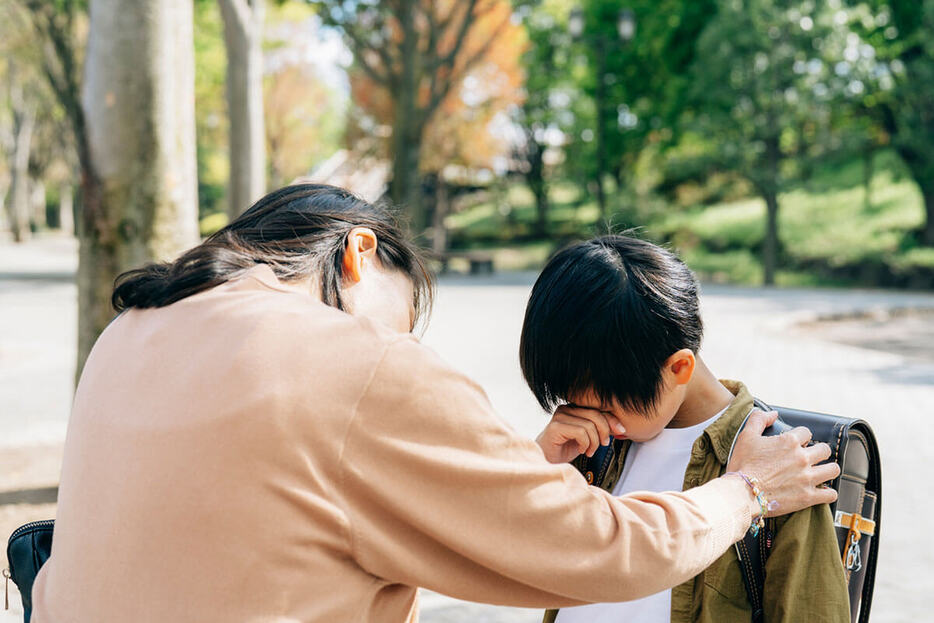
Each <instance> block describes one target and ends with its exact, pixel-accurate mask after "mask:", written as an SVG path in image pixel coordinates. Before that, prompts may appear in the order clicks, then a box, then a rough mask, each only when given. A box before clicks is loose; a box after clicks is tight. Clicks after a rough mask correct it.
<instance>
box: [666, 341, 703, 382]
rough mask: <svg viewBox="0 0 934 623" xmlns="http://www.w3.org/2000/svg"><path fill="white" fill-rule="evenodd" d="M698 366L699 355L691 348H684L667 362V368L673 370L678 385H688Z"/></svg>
mask: <svg viewBox="0 0 934 623" xmlns="http://www.w3.org/2000/svg"><path fill="white" fill-rule="evenodd" d="M696 367H697V357H695V356H694V351H692V350H691V349H690V348H682V349H681V350H679V351H677V352H676V353H675V354H673V355H672V356H671V357H669V358H668V360H667V361H666V362H665V368H667V369H668V370H669V371H670V372H671V375H672V377H673V378H674V380H675V384H677V385H687V384H688V383H689V382H690V381H691V377H693V376H694V370H695V368H696Z"/></svg>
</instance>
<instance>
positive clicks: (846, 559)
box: [833, 511, 876, 572]
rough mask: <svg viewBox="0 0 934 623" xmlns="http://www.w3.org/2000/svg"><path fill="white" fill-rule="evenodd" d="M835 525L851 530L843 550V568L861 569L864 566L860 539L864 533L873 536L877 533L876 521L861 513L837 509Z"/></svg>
mask: <svg viewBox="0 0 934 623" xmlns="http://www.w3.org/2000/svg"><path fill="white" fill-rule="evenodd" d="M833 525H834V526H837V527H838V528H847V529H848V530H849V532H848V533H847V535H846V548H845V549H844V550H843V568H844V569H846V570H847V571H848V572H853V571H859V570H860V569H861V568H862V566H863V562H862V559H861V556H860V554H861V552H860V548H859V540H860V539H861V538H862V536H863V535H864V534H865V535H867V536H872V535H873V534H875V533H876V522H874V521H873V520H871V519H866V518H865V517H863V516H862V515H860V514H859V513H852V514H851V513H844V512H843V511H837V516H836V517H834V521H833Z"/></svg>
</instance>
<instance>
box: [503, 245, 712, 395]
mask: <svg viewBox="0 0 934 623" xmlns="http://www.w3.org/2000/svg"><path fill="white" fill-rule="evenodd" d="M702 337H703V323H702V322H701V317H700V310H699V305H698V284H697V279H696V278H695V277H694V274H693V273H692V272H691V270H690V269H689V268H688V267H687V266H685V264H684V263H683V262H682V261H681V260H680V259H678V258H677V257H676V256H675V255H674V254H672V253H671V252H669V251H667V250H665V249H663V248H661V247H659V246H657V245H654V244H652V243H649V242H645V241H643V240H638V239H636V238H632V237H629V236H620V235H611V236H603V237H600V238H596V239H594V240H589V241H587V242H581V243H578V244H575V245H572V246H570V247H568V248H566V249H564V250H562V251H560V252H559V253H557V254H556V255H555V256H554V257H553V258H551V260H549V262H548V264H547V265H546V266H545V269H544V270H543V271H542V274H541V275H540V276H539V278H538V281H536V282H535V286H534V287H533V288H532V294H531V297H530V298H529V304H528V307H527V308H526V311H525V323H524V324H523V326H522V338H521V343H520V346H519V361H520V363H521V365H522V373H523V375H524V376H525V380H526V382H527V383H528V384H529V387H530V388H531V390H532V393H534V394H535V397H536V399H538V402H539V404H541V405H542V408H544V409H545V410H547V411H551V410H553V409H554V408H555V407H556V406H558V404H560V403H561V402H563V401H567V400H569V396H574V395H576V394H579V393H581V392H585V391H587V390H592V391H593V392H594V393H595V394H596V397H597V398H598V399H600V400H601V401H603V402H604V403H605V404H610V403H612V401H613V400H614V399H615V400H616V401H617V402H618V403H619V404H620V405H621V406H623V407H624V408H627V409H631V410H633V411H636V412H639V413H643V414H646V413H647V412H648V411H649V410H650V409H651V408H652V407H654V406H655V404H656V402H657V400H658V395H659V390H660V389H661V388H660V385H661V380H662V366H663V364H664V363H665V361H666V360H667V359H668V358H669V357H670V356H671V355H672V354H674V353H675V352H676V351H678V350H680V349H682V348H689V349H691V350H692V351H694V352H695V353H696V352H697V350H698V349H699V348H700V345H701V339H702Z"/></svg>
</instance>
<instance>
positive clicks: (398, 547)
mask: <svg viewBox="0 0 934 623" xmlns="http://www.w3.org/2000/svg"><path fill="white" fill-rule="evenodd" d="M430 292H431V282H430V278H429V276H428V272H427V271H426V269H425V267H424V264H423V263H422V261H421V260H420V259H419V257H418V254H417V252H416V250H415V249H414V247H413V246H412V245H411V244H410V243H409V242H408V241H406V240H405V239H404V238H403V236H402V235H401V233H400V232H399V229H398V228H397V227H396V226H395V225H394V224H393V222H392V220H391V219H390V217H389V216H388V215H387V214H386V213H385V212H384V211H382V210H380V209H378V208H376V207H374V206H372V205H370V204H368V203H366V202H364V201H362V200H360V199H358V198H356V197H354V196H353V195H351V194H350V193H348V192H346V191H343V190H340V189H337V188H333V187H329V186H318V185H300V186H291V187H287V188H283V189H281V190H279V191H276V192H274V193H271V194H270V195H268V196H266V197H264V198H263V199H261V200H260V201H259V202H258V203H257V204H256V205H254V206H253V207H252V208H250V209H249V210H248V211H247V212H246V213H244V214H243V215H242V216H241V217H239V218H238V219H236V220H235V221H234V222H232V223H231V224H230V225H229V226H228V227H226V228H224V229H223V230H221V231H220V232H218V233H217V234H215V235H214V236H212V237H211V238H209V239H208V240H207V241H205V242H204V243H203V244H201V245H199V246H198V247H195V248H194V249H192V250H191V251H189V252H187V253H186V254H184V255H183V256H182V257H180V258H179V259H178V260H177V261H175V262H173V263H170V264H159V265H151V266H147V267H145V268H142V269H139V270H136V271H131V272H130V273H127V274H125V275H123V276H121V277H120V278H119V279H118V282H117V287H116V289H115V291H114V295H113V301H114V306H115V307H116V309H118V310H121V311H122V313H121V315H120V316H119V317H118V318H117V319H116V320H115V321H114V322H113V323H112V324H111V325H110V327H108V328H107V330H106V331H105V332H104V333H103V334H102V335H101V337H100V339H99V340H98V342H97V344H96V345H95V347H94V349H93V351H92V352H91V355H90V357H89V358H88V361H87V364H86V366H85V368H84V372H83V374H82V377H81V380H80V383H79V385H78V389H77V393H76V396H75V404H74V410H73V413H72V418H71V421H70V423H69V432H68V439H67V442H66V448H65V459H64V465H63V471H62V479H61V486H60V491H59V507H58V517H57V524H56V534H55V541H54V546H53V551H52V555H51V558H50V559H49V561H48V563H47V564H46V565H45V566H44V567H43V569H42V571H41V572H40V575H39V577H38V578H37V580H36V584H35V587H34V590H33V600H34V611H33V620H34V621H35V622H36V623H49V622H56V623H58V622H66V621H81V622H87V621H94V622H96V623H107V622H111V621H114V622H116V621H121V622H124V621H173V622H179V621H328V622H330V621H405V620H410V621H411V620H415V619H416V618H417V607H416V590H415V587H416V586H425V587H427V588H431V589H434V590H437V591H440V592H444V593H447V594H449V595H453V596H455V597H460V598H463V599H471V600H476V601H486V602H491V603H500V604H511V605H517V606H530V607H545V606H547V607H556V606H568V605H575V604H580V603H582V602H591V601H620V600H626V599H632V598H636V597H640V596H644V595H648V594H650V593H654V592H657V591H658V590H660V589H662V588H665V587H670V586H673V585H675V584H677V583H679V582H682V581H683V580H685V579H686V578H688V577H690V576H693V575H695V574H696V573H697V572H699V571H700V570H702V569H703V568H705V567H706V566H707V565H708V564H709V563H710V562H711V561H713V560H714V559H716V558H717V557H718V556H720V555H721V554H722V553H723V552H724V551H725V550H726V548H727V547H728V546H730V545H731V544H732V543H733V542H735V541H736V540H738V539H739V538H740V537H741V536H742V534H743V533H744V532H745V530H746V529H747V528H748V527H749V525H750V521H751V519H752V517H753V516H754V514H755V513H756V512H758V510H757V509H758V508H759V505H758V504H757V503H756V501H755V499H754V497H753V496H752V495H751V493H750V492H749V490H748V489H747V487H746V485H745V484H744V482H743V481H742V480H741V479H740V478H737V477H725V478H719V479H717V480H715V481H714V482H711V483H709V484H707V485H705V486H703V487H698V488H697V489H694V490H692V491H689V492H686V493H666V494H645V495H637V496H630V497H624V498H619V499H614V498H612V497H611V496H609V495H608V494H605V493H604V492H603V491H598V490H596V489H595V488H593V487H588V486H587V483H586V482H585V481H584V479H583V478H582V477H580V475H578V474H577V473H576V472H575V471H574V468H573V467H571V466H569V465H552V464H549V463H548V462H547V461H546V460H545V458H544V456H543V454H542V451H541V449H540V448H539V447H538V446H536V445H535V444H534V442H531V441H528V440H526V439H524V438H522V437H520V436H518V435H517V434H516V433H514V432H513V431H512V430H511V429H509V428H508V427H507V426H505V425H504V424H503V423H502V422H501V421H500V420H499V419H498V418H497V417H496V416H495V415H494V414H493V412H492V410H491V408H490V405H489V403H488V402H487V400H486V397H485V396H484V394H483V392H482V390H481V389H480V388H479V387H477V386H476V385H474V384H473V383H471V381H470V380H468V379H467V378H465V377H463V376H462V375H460V374H458V373H457V372H456V371H454V370H453V369H451V368H450V367H448V366H447V365H445V364H444V362H442V361H441V360H440V359H439V358H438V357H437V356H436V355H434V354H433V353H432V352H431V351H429V350H428V349H426V348H425V347H423V346H421V345H420V344H419V343H418V341H417V340H416V339H415V338H414V337H412V336H411V334H410V333H409V332H410V331H411V329H412V327H413V326H415V325H416V323H417V322H418V320H419V319H421V318H423V317H424V315H425V313H426V311H427V308H428V306H429V303H430ZM770 422H771V420H770V418H769V417H767V416H765V415H764V414H763V415H760V416H757V418H756V419H755V421H754V423H752V424H751V425H750V427H749V429H748V430H749V431H750V433H749V434H748V435H747V436H746V437H745V438H744V439H743V440H742V442H741V443H740V444H738V447H737V450H736V455H737V459H736V461H735V462H734V463H735V464H734V465H732V466H731V468H732V469H734V470H735V471H742V472H744V473H747V474H749V475H754V476H756V477H758V478H759V480H760V481H761V483H762V487H763V488H764V490H765V491H766V492H767V493H768V494H769V495H770V496H771V497H772V499H773V500H774V501H777V502H778V503H779V505H780V507H779V508H780V511H781V512H790V511H793V510H797V509H798V508H802V507H804V506H807V505H809V504H812V503H815V502H820V501H827V499H828V498H829V497H830V496H832V495H833V493H832V492H827V491H824V490H819V489H817V488H815V487H814V484H815V483H817V482H820V481H821V480H826V479H827V475H826V473H824V471H826V470H825V468H814V467H811V466H810V465H812V464H813V463H815V462H816V461H817V460H819V458H822V457H819V452H820V451H822V450H820V449H819V451H815V450H805V449H803V448H801V447H800V446H801V444H802V443H804V442H805V441H806V436H805V435H803V434H798V433H800V431H798V432H797V433H796V434H795V435H784V436H782V437H778V438H762V437H758V436H757V434H758V433H761V431H762V430H763V429H764V428H765V426H767V425H768V424H769V423H770ZM568 443H569V444H577V443H578V441H577V440H575V439H573V438H569V439H568ZM587 450H588V451H589V448H588V449H587ZM827 455H829V448H827V449H826V453H825V454H824V456H827ZM805 464H807V467H804V465H805ZM821 469H824V471H821ZM831 499H832V498H831Z"/></svg>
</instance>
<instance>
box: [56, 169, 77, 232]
mask: <svg viewBox="0 0 934 623" xmlns="http://www.w3.org/2000/svg"><path fill="white" fill-rule="evenodd" d="M74 192H75V191H74V189H73V188H72V186H71V182H65V183H64V184H62V186H61V188H60V189H59V191H58V213H59V216H58V228H59V229H60V230H61V232H62V233H63V234H68V235H69V236H74V235H75V194H74Z"/></svg>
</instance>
